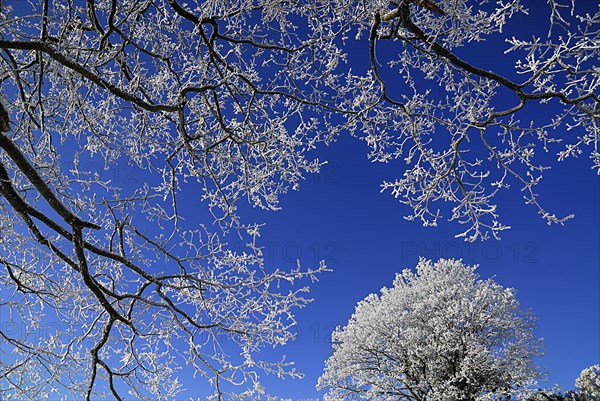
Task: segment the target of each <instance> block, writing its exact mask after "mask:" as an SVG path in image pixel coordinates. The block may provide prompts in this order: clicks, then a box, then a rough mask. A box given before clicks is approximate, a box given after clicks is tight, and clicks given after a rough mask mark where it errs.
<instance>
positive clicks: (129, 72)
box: [0, 0, 600, 400]
mask: <svg viewBox="0 0 600 401" xmlns="http://www.w3.org/2000/svg"><path fill="white" fill-rule="evenodd" d="M560 1H561V0H550V1H549V4H548V7H547V8H543V7H540V9H536V10H535V12H536V13H540V12H541V13H543V12H544V10H546V11H548V13H547V16H548V18H547V21H548V24H547V26H546V27H547V28H548V29H544V33H543V35H544V39H540V38H535V37H534V38H518V37H514V38H513V37H512V36H508V40H509V44H508V45H507V46H509V47H510V48H509V49H507V50H509V51H510V52H512V53H511V54H509V55H508V56H507V57H509V58H510V63H511V65H514V67H515V68H514V69H506V68H504V67H502V68H499V69H498V70H497V71H490V70H489V69H486V68H481V67H480V66H479V60H478V59H477V57H471V56H470V54H477V53H473V52H472V51H473V50H478V49H479V48H480V46H481V41H483V40H485V39H486V38H492V37H495V36H500V37H501V36H502V35H505V34H506V32H511V30H510V29H509V25H508V24H509V22H510V19H511V18H512V17H513V16H514V15H519V14H520V15H523V13H525V12H526V9H525V7H524V5H523V4H521V0H503V1H498V2H489V1H487V0H440V1H438V2H437V4H433V3H432V2H428V1H416V0H414V1H409V0H388V1H382V0H364V1H363V0H361V1H349V0H327V1H324V0H310V1H285V0H283V1H282V0H276V1H275V0H247V1H233V0H231V1H230V0H186V1H185V2H184V1H179V0H86V1H83V0H68V1H67V0H14V1H10V0H9V1H6V0H4V1H1V2H0V51H1V57H0V83H1V88H0V100H1V102H0V103H1V104H2V106H1V107H0V233H1V237H0V248H1V249H0V251H1V254H0V269H1V273H0V291H1V292H2V299H1V301H0V314H1V315H2V316H3V318H4V317H5V316H9V318H8V319H9V323H10V324H9V325H8V326H4V325H3V326H2V327H0V336H1V337H2V342H3V343H2V352H5V353H6V357H5V358H3V359H2V364H0V379H1V380H0V392H1V394H0V396H2V397H3V398H9V399H10V398H17V399H22V398H25V399H27V398H29V399H35V400H38V399H45V398H49V397H50V398H52V397H55V396H56V397H58V394H63V393H71V394H75V396H79V395H84V396H85V397H87V398H88V399H92V398H100V397H103V394H110V395H111V397H113V398H117V399H120V398H121V397H122V395H123V394H127V393H128V392H131V393H132V394H133V397H135V398H139V399H144V398H145V399H153V400H154V399H161V398H163V399H173V398H174V397H175V395H176V394H177V392H178V390H179V389H180V387H181V383H179V382H177V380H175V379H176V377H178V376H179V370H180V369H183V368H184V367H189V368H190V369H193V370H194V371H195V372H196V373H197V375H198V376H200V377H204V378H205V379H206V381H207V384H208V385H210V386H212V387H213V388H214V394H215V397H217V398H227V397H229V396H231V397H233V396H234V395H233V394H237V396H239V397H243V396H245V395H248V394H253V395H254V396H256V395H257V394H259V393H261V392H262V391H263V390H262V387H261V386H260V384H259V379H258V375H259V372H261V371H271V372H274V373H276V374H281V375H283V374H286V373H287V374H292V375H294V374H296V373H295V372H294V371H293V370H290V369H291V368H290V367H289V366H288V365H287V362H285V361H282V362H276V361H270V362H269V361H264V360H262V359H260V358H258V357H257V352H258V351H259V350H260V349H261V348H262V347H264V346H265V345H271V344H284V343H286V342H287V341H288V340H289V339H290V338H291V336H292V334H291V332H290V330H289V329H290V326H292V325H293V324H294V320H293V311H294V309H295V308H297V307H301V306H302V305H304V304H305V303H306V302H307V299H305V297H304V296H303V294H302V292H303V290H304V287H295V286H285V285H283V284H282V285H279V286H278V284H280V283H282V282H294V281H295V280H298V279H301V278H311V277H314V272H313V271H310V270H300V269H298V270H293V271H281V270H277V269H275V268H273V267H271V266H265V265H264V263H263V258H262V250H261V249H260V248H259V246H258V245H257V244H258V243H257V238H258V236H259V229H258V225H257V224H254V223H253V222H247V221H246V220H244V219H243V218H242V217H240V216H238V208H237V207H238V204H239V203H240V202H242V201H245V202H248V203H249V204H251V205H253V206H256V207H261V208H264V209H270V210H274V209H277V208H278V207H279V204H278V201H279V197H280V195H281V194H283V193H285V192H286V191H288V190H290V189H296V188H297V187H298V186H299V184H300V182H301V180H302V178H303V176H304V175H306V174H307V173H310V172H315V171H317V170H318V169H319V166H320V165H321V164H322V161H320V160H316V159H314V160H313V159H312V158H311V156H310V154H309V153H310V151H311V150H313V149H314V148H315V147H316V146H317V145H319V144H321V143H329V142H331V141H334V140H335V139H336V138H337V137H338V136H339V135H340V134H342V133H349V134H350V135H354V136H356V137H359V138H360V139H362V140H364V141H365V142H366V143H367V144H368V145H369V146H370V147H371V152H370V153H369V157H370V158H371V159H372V160H373V161H378V162H390V161H396V163H395V165H396V166H398V169H399V172H398V177H399V178H398V179H397V180H392V181H390V182H385V183H383V189H384V190H385V189H387V190H389V191H391V192H392V194H393V195H394V196H396V197H398V198H399V199H400V200H401V201H402V202H403V203H405V204H407V205H408V207H409V210H410V213H409V216H408V218H409V219H416V220H421V221H422V222H423V224H426V225H435V224H437V222H438V220H439V218H440V216H442V215H443V214H444V213H446V216H448V217H449V218H450V219H451V220H455V221H458V222H460V223H461V224H465V227H464V231H463V232H462V233H461V234H460V235H461V236H463V237H464V238H466V239H468V240H475V239H477V238H485V237H486V236H488V235H490V234H491V235H497V234H498V233H499V232H501V231H502V230H503V229H505V228H506V225H504V224H502V223H500V222H499V221H498V220H497V212H496V206H495V204H494V201H493V199H494V196H495V194H496V193H497V192H498V191H500V190H502V189H505V188H508V187H509V185H510V184H517V185H518V186H521V187H522V189H524V193H525V194H526V199H527V200H526V202H528V203H530V204H532V205H534V206H536V207H537V209H538V210H539V212H540V213H541V215H542V216H543V218H545V219H546V220H547V221H548V222H558V223H560V222H562V221H563V219H562V218H560V217H557V216H555V215H554V214H553V213H550V212H547V211H546V210H545V209H544V208H543V207H542V206H541V204H540V203H539V200H538V198H537V196H536V193H535V185H536V184H537V183H538V182H539V180H540V178H541V175H542V172H543V171H544V170H545V168H546V167H545V166H546V165H545V164H544V160H543V158H541V159H540V158H538V156H539V155H538V153H540V150H548V151H551V152H557V155H558V158H559V159H561V160H562V159H564V158H567V157H571V156H576V155H580V154H582V153H584V152H585V153H586V154H588V155H589V156H590V157H591V159H592V163H591V165H592V166H593V167H595V168H598V166H599V165H600V153H599V152H598V149H597V146H598V141H599V137H600V135H599V124H598V105H599V99H598V95H597V93H598V87H599V85H600V79H598V77H599V71H598V66H597V62H596V61H597V59H598V52H599V49H600V40H599V37H600V36H599V35H600V29H598V26H599V24H600V8H598V6H597V5H595V4H590V2H585V1H579V0H577V1H571V0H569V1H566V0H565V3H566V4H562V3H561V2H560ZM591 3H594V2H591ZM565 5H568V7H564V6H565ZM578 7H579V8H578ZM586 7H587V8H586ZM571 8H573V9H571ZM540 10H541V11H540ZM548 32H549V34H547V33H548ZM546 36H548V37H547V39H546ZM484 46H487V45H484ZM350 59H351V60H352V61H353V62H352V63H350V62H349V60H350ZM362 61H364V63H362ZM498 65H499V66H500V65H504V63H498ZM530 107H533V108H534V109H535V108H536V107H542V108H543V109H544V110H545V111H546V112H545V113H542V115H541V116H540V118H538V119H536V121H535V122H533V121H531V120H530V118H529V117H530V115H531V113H529V111H530ZM565 129H566V130H568V131H569V133H568V134H566V133H565ZM434 133H435V135H434ZM560 141H562V143H560V144H559V143H557V142H560ZM471 149H473V150H477V151H473V152H470V151H469V150H471ZM444 202H447V203H448V205H450V209H451V210H449V211H448V210H444V209H440V210H438V209H439V208H440V203H444ZM204 211H207V213H205V214H203V212H204ZM208 211H210V214H209V213H208ZM202 223H204V224H202ZM213 223H215V224H213ZM232 235H238V236H241V237H242V239H243V242H245V243H246V244H247V247H246V248H245V249H234V248H233V247H231V246H230V245H229V244H228V241H230V238H231V236H232ZM323 268H324V267H323V266H320V267H317V268H316V269H315V270H321V269H323ZM48 322H51V323H52V324H51V325H50V326H48V325H47V323H48ZM225 339H226V341H225ZM227 383H229V384H230V385H229V384H227ZM227 394H229V395H227Z"/></svg>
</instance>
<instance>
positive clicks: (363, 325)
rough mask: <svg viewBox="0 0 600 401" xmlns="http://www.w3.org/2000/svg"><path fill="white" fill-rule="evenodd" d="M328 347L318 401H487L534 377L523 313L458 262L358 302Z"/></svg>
mask: <svg viewBox="0 0 600 401" xmlns="http://www.w3.org/2000/svg"><path fill="white" fill-rule="evenodd" d="M332 342H333V347H334V351H333V354H332V356H331V357H330V358H329V359H328V360H327V362H326V366H325V371H324V373H323V375H322V376H321V378H320V379H319V383H318V387H319V388H321V389H327V390H328V392H327V395H326V397H325V399H327V400H412V401H443V400H444V401H445V400H453V401H462V400H465V401H466V400H471V401H475V400H488V399H496V397H504V396H517V395H518V393H519V391H523V392H524V393H526V392H527V389H528V387H529V385H531V384H532V381H533V380H535V379H536V378H538V377H540V374H539V373H538V370H537V369H536V367H535V366H534V363H533V360H532V359H533V357H536V356H539V355H541V352H540V347H541V340H539V339H536V338H535V336H534V318H533V317H532V315H531V313H530V312H524V311H522V310H521V309H520V307H519V302H518V301H517V299H516V297H515V291H514V290H513V289H510V288H503V287H502V286H501V285H499V284H497V283H495V282H494V281H493V280H491V279H490V280H481V279H480V278H479V277H478V275H477V274H476V273H475V267H470V266H466V265H464V264H463V263H462V262H461V261H458V260H444V259H440V260H439V261H437V262H435V263H434V262H431V261H429V260H426V259H421V260H420V262H419V264H418V265H417V269H416V272H414V271H412V270H409V269H406V270H404V271H403V272H402V273H401V274H398V275H397V276H396V279H395V280H394V285H393V287H392V288H383V289H382V290H381V295H377V294H371V295H369V296H368V297H367V298H365V299H364V300H363V301H361V302H359V304H358V305H357V307H356V310H355V312H354V314H353V315H352V317H351V318H350V320H349V322H348V324H347V325H346V326H345V327H338V328H337V329H336V330H335V331H334V333H333V334H332Z"/></svg>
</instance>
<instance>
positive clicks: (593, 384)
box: [575, 365, 600, 400]
mask: <svg viewBox="0 0 600 401" xmlns="http://www.w3.org/2000/svg"><path fill="white" fill-rule="evenodd" d="M575 386H577V389H578V390H579V392H580V393H581V394H583V395H584V396H587V397H589V398H590V399H593V400H600V365H593V366H590V367H589V368H586V369H583V370H582V371H581V374H580V375H579V377H578V378H577V380H576V381H575Z"/></svg>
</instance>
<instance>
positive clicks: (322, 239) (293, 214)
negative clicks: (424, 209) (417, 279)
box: [257, 138, 600, 399]
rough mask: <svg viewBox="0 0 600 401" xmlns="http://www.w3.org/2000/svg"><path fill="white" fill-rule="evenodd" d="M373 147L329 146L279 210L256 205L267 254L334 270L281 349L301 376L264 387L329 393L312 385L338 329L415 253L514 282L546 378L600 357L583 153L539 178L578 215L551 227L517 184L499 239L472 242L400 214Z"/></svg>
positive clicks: (595, 243)
mask: <svg viewBox="0 0 600 401" xmlns="http://www.w3.org/2000/svg"><path fill="white" fill-rule="evenodd" d="M366 151H367V149H366V146H365V145H364V144H363V143H361V142H358V141H356V140H354V139H353V138H341V139H340V140H339V141H338V142H337V143H335V144H333V145H332V146H331V147H329V148H328V149H325V150H324V151H323V152H322V153H323V155H327V158H328V160H329V161H330V165H329V167H327V168H324V169H323V173H322V174H321V175H315V176H310V177H308V178H307V180H306V182H305V183H304V185H303V187H302V188H301V190H300V191H298V192H293V193H290V194H288V195H287V196H286V197H285V198H284V201H283V204H282V205H283V210H282V211H280V212H276V213H269V214H262V213H258V215H259V216H260V215H262V216H264V220H265V221H267V222H268V224H267V225H266V227H264V229H263V231H262V239H263V245H264V246H265V247H266V248H268V250H269V251H270V252H266V255H267V263H269V264H271V263H272V264H273V265H277V266H289V267H292V266H294V265H295V257H296V256H300V260H301V263H302V265H304V266H305V267H309V266H315V265H316V264H317V262H318V260H319V258H323V259H325V260H326V262H327V264H328V266H330V267H331V268H332V269H333V272H330V273H326V274H324V275H322V276H321V279H320V282H318V283H316V284H314V285H313V286H312V292H311V294H312V296H313V297H314V299H315V301H314V302H313V303H312V304H311V305H309V306H308V307H307V308H305V309H304V310H302V311H300V312H299V313H298V314H297V318H298V333H299V336H298V339H297V341H296V342H295V343H293V344H290V345H289V346H286V347H284V348H282V349H280V350H279V351H280V352H283V353H285V354H286V355H287V356H288V358H289V359H291V360H294V361H296V363H297V367H298V369H299V370H301V371H303V372H304V373H305V374H306V376H305V378H304V379H302V380H289V379H286V380H285V381H283V382H281V381H278V380H267V383H268V387H267V388H268V389H269V390H271V391H272V392H273V393H274V394H277V395H279V396H282V397H290V398H293V399H302V398H310V397H319V396H320V395H322V394H321V393H319V392H317V391H316V390H315V389H314V386H315V384H316V381H317V379H318V377H319V376H320V374H321V373H322V370H323V364H324V361H325V360H326V359H327V357H328V356H329V355H330V354H331V352H332V348H331V344H330V343H329V336H330V334H331V331H332V330H333V329H334V328H335V327H336V326H337V325H344V324H345V323H346V322H347V320H348V318H349V317H350V315H351V314H352V312H353V311H354V307H355V305H356V303H357V302H358V301H360V300H362V299H363V298H364V297H365V296H367V295H368V294H370V293H373V292H377V291H379V289H381V287H383V286H390V285H391V283H392V280H393V278H394V275H395V274H396V273H397V272H400V271H401V270H402V269H404V268H407V267H408V268H413V267H414V266H416V264H417V261H418V258H419V257H420V256H423V257H427V258H430V259H438V258H440V257H445V258H450V257H452V258H462V259H463V260H464V261H465V262H467V263H469V264H479V265H480V267H479V269H478V273H479V274H480V275H481V277H483V278H488V277H495V280H496V281H497V282H499V283H501V284H502V285H504V286H507V287H513V288H515V289H516V290H517V297H518V299H519V301H520V302H521V305H522V306H523V307H524V308H531V309H532V310H533V312H534V314H535V315H536V316H538V318H539V320H538V331H537V334H538V336H540V337H543V338H544V340H545V345H546V348H545V353H546V355H545V357H544V358H541V359H540V360H539V365H540V366H541V367H543V368H545V369H546V370H547V371H548V372H549V384H550V385H553V384H555V383H556V384H559V385H561V386H562V387H564V388H567V389H569V388H573V386H574V381H575V378H576V377H577V376H578V375H579V372H580V371H581V370H582V369H584V368H586V367H588V366H590V365H592V364H595V363H598V362H600V344H599V341H598V339H599V338H600V255H599V249H600V208H599V205H600V180H599V179H598V176H597V175H596V174H595V172H594V171H592V170H591V169H590V161H589V160H588V159H587V158H586V157H582V158H580V159H573V160H569V161H567V162H564V163H561V164H559V165H558V166H557V167H556V168H554V169H552V170H550V171H548V172H547V173H546V174H545V178H544V182H543V184H541V188H540V189H541V191H540V192H541V196H542V198H543V199H544V201H545V203H546V205H548V207H550V208H551V209H552V210H554V211H556V212H560V213H574V214H575V219H573V220H570V221H569V222H567V223H566V224H565V226H548V225H547V224H546V223H545V222H544V221H542V220H541V218H540V217H539V216H538V215H537V214H536V211H535V210H534V209H533V208H532V207H530V206H526V205H524V203H523V202H522V200H521V193H520V192H518V191H510V192H509V193H506V195H505V196H502V198H501V199H499V202H501V203H500V205H499V211H500V213H501V214H502V216H503V217H504V221H505V223H506V224H509V225H511V226H512V229H511V230H509V231H506V232H504V234H503V235H502V239H501V241H494V240H489V241H487V242H476V243H465V242H463V241H462V240H460V239H455V238H454V235H455V234H456V233H457V232H459V229H460V226H458V225H456V224H453V223H444V224H441V225H440V226H439V227H437V228H424V227H422V226H421V225H420V223H417V222H408V221H405V220H403V218H402V216H403V215H404V213H405V212H407V210H406V209H405V208H404V206H403V205H401V204H400V203H399V202H398V201H396V200H395V199H394V198H393V197H391V196H390V195H389V194H387V193H380V192H379V184H380V182H381V180H382V177H385V176H388V175H390V174H391V173H393V172H394V170H393V168H392V165H380V164H373V163H371V162H369V161H368V160H367V158H366ZM259 216H257V217H259Z"/></svg>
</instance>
